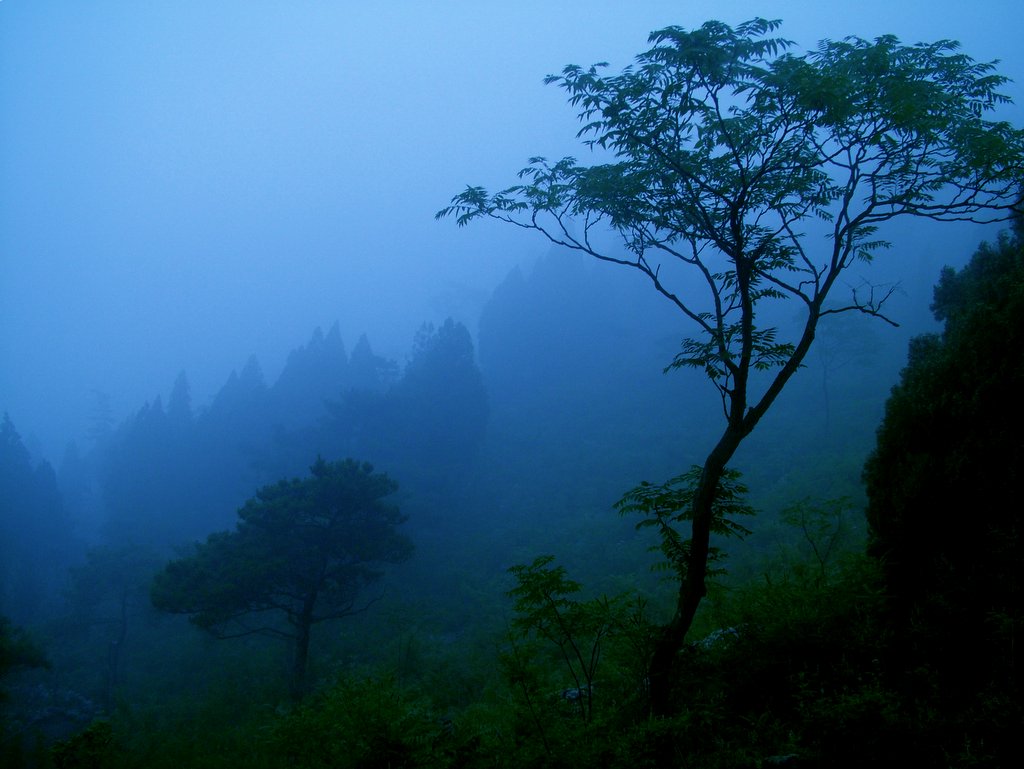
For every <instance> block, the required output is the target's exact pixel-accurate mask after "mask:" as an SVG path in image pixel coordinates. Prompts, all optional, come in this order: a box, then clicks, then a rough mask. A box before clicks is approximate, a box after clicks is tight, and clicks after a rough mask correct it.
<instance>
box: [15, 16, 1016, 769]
mask: <svg viewBox="0 0 1024 769" xmlns="http://www.w3.org/2000/svg"><path fill="white" fill-rule="evenodd" d="M780 24H781V22H778V21H771V20H765V19H761V18H755V19H752V20H751V21H748V22H745V23H742V24H740V25H737V26H736V27H731V26H729V25H727V24H724V23H722V22H707V23H706V24H704V25H703V26H701V27H699V28H695V29H692V30H687V29H684V28H682V27H666V28H663V29H661V30H658V31H656V32H654V33H652V35H651V37H650V40H649V43H650V45H651V46H652V47H651V48H650V49H649V50H647V51H646V52H644V53H642V54H640V55H639V56H638V57H637V58H636V63H635V66H627V67H625V68H624V69H622V70H621V71H620V72H619V73H618V74H607V70H606V69H605V68H606V66H607V65H603V64H599V65H594V66H593V67H590V68H583V67H580V66H576V65H568V66H566V67H565V68H564V69H563V71H562V73H561V74H560V75H552V76H549V77H548V78H547V82H548V84H553V85H555V86H556V87H559V88H561V89H563V90H564V91H566V92H567V94H568V101H569V104H570V106H571V107H573V108H574V109H576V110H577V111H578V113H577V117H578V118H579V119H580V121H581V123H582V129H581V131H580V133H579V135H578V136H577V138H579V139H581V140H582V141H583V143H584V145H585V146H586V147H587V148H588V149H590V150H594V151H595V152H594V153H593V155H592V156H591V158H590V159H591V160H593V161H594V162H593V164H592V165H583V164H581V163H579V162H578V161H577V160H576V159H575V158H573V157H565V158H563V159H561V160H556V161H549V160H547V159H546V158H544V157H540V156H535V157H533V158H531V159H530V161H529V165H528V166H527V167H526V168H525V169H523V170H522V171H521V172H520V173H519V175H518V177H516V178H517V179H518V181H517V182H516V183H514V184H513V186H510V187H507V188H505V189H501V190H498V191H496V192H488V191H487V190H486V189H485V188H484V187H480V186H467V187H465V188H464V189H463V190H462V191H461V192H458V193H456V194H455V195H454V197H452V198H451V200H450V203H449V205H448V206H446V207H444V208H442V209H441V210H440V211H439V212H438V213H437V214H436V219H439V220H444V219H454V220H455V222H456V223H457V224H458V225H460V226H461V225H466V224H470V223H473V222H476V221H477V220H492V221H497V222H499V223H500V224H502V225H505V226H508V225H511V226H512V227H513V228H515V227H518V228H519V229H521V230H524V231H527V232H532V233H533V234H534V235H539V236H541V238H542V241H545V242H546V245H545V247H546V248H548V249H549V250H548V251H547V252H546V253H544V255H542V256H540V257H539V258H537V259H535V260H534V262H533V263H532V264H529V265H520V266H519V267H516V268H515V269H513V270H512V271H511V272H510V273H509V274H508V275H507V276H506V277H505V278H504V280H503V281H502V282H500V284H499V285H497V286H496V287H495V288H494V290H493V292H492V293H491V295H490V296H489V298H487V300H486V301H485V302H483V303H482V306H481V309H480V312H479V316H478V317H477V316H476V315H472V316H469V317H465V318H462V319H457V318H455V317H447V318H445V319H444V320H443V321H440V322H437V321H436V319H435V322H425V323H423V324H422V325H420V326H419V329H418V331H416V333H415V334H414V335H413V336H412V338H411V339H409V340H408V347H407V352H406V353H405V354H404V356H402V357H401V359H397V360H395V359H391V358H389V357H386V356H382V355H379V354H378V353H377V352H375V351H374V347H373V346H372V345H371V341H370V340H371V339H372V338H375V331H374V329H369V330H367V332H366V333H362V330H361V329H359V330H357V329H349V328H344V327H343V326H342V325H341V324H335V325H333V326H331V327H330V328H329V330H328V331H327V333H326V334H325V333H324V332H323V330H322V329H321V328H316V329H315V330H313V332H312V335H311V336H310V337H309V339H308V341H307V342H306V343H305V344H303V345H301V346H298V347H295V348H294V349H293V350H292V352H291V353H290V354H289V355H288V356H287V360H286V362H285V363H284V365H283V367H282V368H281V371H280V374H279V375H277V376H276V377H274V378H273V381H270V378H268V377H266V376H265V374H264V369H263V368H262V366H261V363H260V361H259V360H257V358H256V356H251V357H249V358H248V359H247V360H246V361H245V363H244V365H243V366H242V367H241V368H236V369H234V370H230V373H229V374H228V375H227V377H226V381H224V384H223V385H222V386H221V387H220V388H219V389H218V390H217V391H216V392H215V393H214V394H213V395H212V397H210V398H209V400H208V402H196V400H195V399H194V398H193V394H192V388H191V386H190V384H189V376H188V373H187V372H185V371H182V372H181V373H180V374H178V375H177V376H176V377H175V378H174V379H173V381H171V382H168V383H167V389H166V390H165V391H163V392H160V393H155V394H154V395H153V397H152V399H151V400H149V401H148V402H145V403H142V404H138V405H137V406H136V407H135V409H134V410H133V411H132V412H131V414H130V415H129V416H128V417H127V418H126V419H123V420H121V421H120V422H118V421H117V420H115V419H114V418H113V417H112V416H111V409H110V402H109V398H108V397H107V396H105V395H103V394H102V393H101V392H96V393H95V398H94V409H93V412H92V414H91V419H92V427H91V429H90V431H89V434H88V436H87V438H86V439H85V440H79V441H78V442H77V443H76V442H72V443H71V444H69V446H68V448H67V450H66V452H65V455H64V458H63V460H62V462H61V463H60V464H59V466H58V467H57V468H56V470H55V469H54V466H53V465H51V464H50V463H49V462H47V461H45V460H44V459H42V458H41V457H34V456H32V454H31V453H30V451H29V449H28V448H27V447H26V441H25V440H23V438H22V436H21V434H20V433H19V431H18V429H17V419H18V415H17V414H10V415H8V414H4V415H3V420H2V423H0V764H2V766H3V767H11V768H12V769H20V768H21V767H26V768H27V767H33V768H35V769H43V768H49V767H54V768H55V769H60V768H62V767H94V768H107V767H110V768H113V767H147V768H149V767H154V768H156V769H159V768H160V767H237V766H245V767H254V768H258V767H311V768H312V767H351V768H352V769H371V768H375V767H380V768H381V769H384V768H385V767H388V768H391V769H394V768H396V767H405V768H407V769H411V768H412V767H436V768H437V769H471V768H474V767H479V768H480V769H483V767H490V768H492V769H505V768H507V769H514V768H515V769H518V767H538V768H539V767H552V768H554V767H567V766H586V767H589V766H595V767H610V768H618V767H629V768H630V769H645V768H646V767H650V768H651V769H670V768H671V767H694V768H697V769H717V768H722V767H770V766H788V767H851V768H852V767H864V766H890V765H892V766H922V767H957V768H958V769H975V768H977V767H993V769H995V768H996V767H1005V766H1015V765H1018V764H1019V763H1021V761H1022V760H1024V750H1022V748H1021V742H1020V734H1019V732H1020V727H1021V724H1022V723H1024V699H1022V690H1021V686H1022V681H1021V673H1020V660H1019V643H1018V642H1017V640H1018V637H1019V635H1020V630H1021V616H1022V615H1021V612H1022V609H1024V597H1022V593H1021V577H1022V576H1024V575H1022V574H1021V570H1022V558H1021V555H1022V550H1021V547H1022V543H1021V539H1020V537H1021V532H1020V515H1019V512H1018V507H1019V505H1017V504H1015V498H1016V496H1017V488H1016V486H1017V479H1018V478H1019V477H1020V476H1021V474H1022V473H1024V450H1022V443H1021V438H1020V436H1021V434H1022V433H1024V424H1021V421H1022V417H1021V416H1020V413H1019V409H1017V408H1016V399H1017V397H1018V394H1019V393H1020V392H1021V391H1022V388H1024V337H1022V330H1024V224H1022V222H1024V219H1022V216H1024V212H1022V210H1021V205H1022V202H1021V201H1022V198H1021V190H1022V188H1024V187H1022V185H1024V170H1022V169H1024V131H1020V130H1018V129H1015V128H1013V127H1012V126H1010V125H1009V124H1008V123H1005V122H999V121H995V120H989V119H987V117H986V115H987V114H988V113H989V112H990V111H992V110H994V109H996V107H997V106H998V105H1001V104H1004V103H1006V102H1007V101H1008V98H1007V97H1005V96H1003V95H1002V93H1001V92H1000V91H999V90H998V89H999V88H1000V87H1001V86H1002V85H1004V84H1005V83H1006V82H1007V79H1006V78H1004V77H1003V76H1001V75H998V74H996V73H995V70H994V67H995V65H994V64H986V63H979V62H977V61H975V60H974V59H971V58H970V57H967V56H965V55H963V54H961V53H960V52H959V48H958V46H957V44H955V43H952V42H950V41H946V40H942V41H939V42H937V43H934V44H916V45H910V46H907V45H903V44H902V43H900V42H899V41H898V40H897V39H896V38H895V37H891V36H884V37H879V38H876V39H873V40H865V39H861V38H856V37H848V38H844V39H842V40H824V41H822V42H821V43H820V44H819V46H818V47H817V48H815V49H812V50H810V51H808V52H807V53H804V54H799V55H798V54H795V53H793V52H792V51H791V48H792V46H793V43H791V42H790V41H789V40H787V39H785V38H782V37H776V36H775V35H776V32H777V30H778V28H779V26H780ZM893 220H900V221H903V220H910V221H917V222H923V223H926V224H928V225H929V226H950V227H952V226H953V223H959V224H960V225H963V223H964V222H965V221H966V222H968V223H971V224H974V225H978V226H979V229H978V230H977V231H979V232H984V233H985V234H986V235H988V236H991V239H990V240H989V241H987V242H982V243H980V245H978V246H977V250H976V251H975V253H974V254H973V256H972V257H970V258H969V260H968V259H967V256H968V254H964V253H957V252H956V251H955V249H953V248H952V247H950V248H949V249H948V252H944V253H941V254H938V255H937V256H938V257H940V259H939V260H938V261H937V262H936V264H939V263H946V264H956V265H959V266H958V267H945V268H942V269H941V271H939V270H938V268H937V270H936V272H937V274H936V276H935V277H936V278H937V283H936V284H935V286H934V292H933V301H932V303H931V305H930V311H931V315H932V317H933V320H929V321H928V322H927V323H926V324H924V325H922V324H920V323H915V322H914V319H915V318H919V317H920V315H921V313H922V311H923V307H922V306H921V305H922V303H921V302H915V300H914V298H913V297H914V296H920V295H921V293H922V292H923V291H924V287H922V286H914V287H912V289H913V290H911V291H908V292H903V291H902V290H901V289H900V287H899V286H898V284H896V283H892V282H882V281H881V280H876V279H875V278H874V277H872V275H873V273H872V272H871V271H872V270H873V269H875V266H874V265H873V263H874V262H875V261H876V260H881V259H882V258H886V259H891V260H892V261H894V262H896V263H897V264H898V263H899V262H900V258H901V257H903V258H904V261H906V254H907V253H908V248H909V247H908V246H906V245H901V244H900V243H899V242H896V240H895V238H894V242H891V243H890V242H889V241H888V240H885V239H884V238H883V236H885V237H888V236H889V235H890V233H891V232H893V231H895V232H899V230H898V229H896V228H891V227H890V226H889V225H890V224H891V223H892V222H893ZM981 226H984V229H981ZM1001 227H1005V228H1008V229H1006V230H1004V231H1001V230H1000V229H999V228H1001ZM964 231H965V230H963V229H961V230H960V232H961V233H962V232H964ZM894 272H898V271H897V270H894ZM442 317H443V316H442ZM908 320H909V321H910V323H907V322H906V321H908ZM901 323H903V324H904V325H901ZM357 334H358V336H357ZM297 341H298V340H297ZM349 345H351V347H350V346H349ZM245 354H246V352H245V351H240V353H239V358H238V360H243V359H244V357H245ZM229 369H230V362H226V363H225V366H224V370H225V371H228V370H229ZM172 370H173V369H172ZM28 443H29V445H31V441H28Z"/></svg>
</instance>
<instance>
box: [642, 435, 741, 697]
mask: <svg viewBox="0 0 1024 769" xmlns="http://www.w3.org/2000/svg"><path fill="white" fill-rule="evenodd" d="M743 436H744V432H743V430H742V428H739V427H736V426H733V425H729V426H728V427H727V428H726V430H725V432H724V433H723V434H722V437H721V438H720V439H719V441H718V444H717V445H716V446H715V448H714V450H713V451H712V452H711V453H710V454H709V455H708V457H707V459H706V460H705V461H704V469H703V471H702V472H701V476H700V481H699V482H698V484H697V491H696V493H695V494H694V498H693V519H692V522H691V526H692V529H691V538H690V558H689V562H688V563H687V564H686V567H687V568H686V578H685V579H684V580H682V581H681V582H680V584H679V595H678V596H677V598H676V608H675V612H674V613H673V615H672V619H671V621H670V622H669V623H668V624H667V625H666V626H665V627H664V628H662V632H661V634H660V636H659V637H658V639H657V641H656V642H655V646H654V652H653V654H652V655H651V661H650V665H649V667H648V673H647V677H648V683H649V685H650V706H651V714H652V715H654V716H667V715H671V713H672V711H673V707H672V681H673V679H674V678H675V675H674V674H675V670H676V660H677V658H678V655H679V652H680V651H681V650H682V648H683V644H684V643H685V641H686V634H687V633H688V632H690V627H691V626H692V625H693V619H694V617H695V616H696V615H697V609H698V608H699V607H700V602H701V601H702V600H703V599H704V596H705V595H706V594H707V585H706V582H705V580H706V578H707V572H708V555H709V553H710V548H711V521H712V506H713V505H714V503H715V495H716V493H717V492H718V483H719V481H720V480H721V479H722V474H723V473H724V472H725V466H726V463H727V462H728V461H729V460H730V459H732V455H733V454H734V453H735V452H736V449H737V448H738V447H739V445H740V441H742V440H743Z"/></svg>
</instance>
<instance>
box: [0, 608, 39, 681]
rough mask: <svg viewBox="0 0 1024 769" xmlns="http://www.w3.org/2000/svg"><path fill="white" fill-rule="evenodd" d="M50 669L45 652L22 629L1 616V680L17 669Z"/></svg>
mask: <svg viewBox="0 0 1024 769" xmlns="http://www.w3.org/2000/svg"><path fill="white" fill-rule="evenodd" d="M40 667H49V662H48V661H47V659H46V655H45V654H44V653H43V650H42V649H40V648H39V645H38V644H37V643H36V642H35V641H34V640H32V638H31V637H30V636H29V635H28V633H26V632H25V631H24V630H23V629H22V628H20V627H15V626H14V625H13V624H11V621H10V620H9V619H7V617H4V616H2V615H0V678H3V677H4V676H5V675H7V673H9V672H10V671H12V670H15V669H17V668H40Z"/></svg>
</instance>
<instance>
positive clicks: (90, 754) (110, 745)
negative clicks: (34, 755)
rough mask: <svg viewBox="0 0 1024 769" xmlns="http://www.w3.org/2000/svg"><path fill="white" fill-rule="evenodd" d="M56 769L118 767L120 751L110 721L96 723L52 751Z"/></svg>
mask: <svg viewBox="0 0 1024 769" xmlns="http://www.w3.org/2000/svg"><path fill="white" fill-rule="evenodd" d="M50 752H51V755H52V756H53V765H54V766H55V767H56V769H110V768H111V767H114V766H118V765H119V762H118V760H117V758H118V749H117V743H116V741H115V739H114V727H113V725H112V724H111V723H110V721H96V722H94V723H93V724H92V725H90V726H89V727H88V728H86V729H84V730H83V731H81V732H79V733H78V734H75V735H73V736H72V737H69V738H68V739H66V740H64V741H63V742H58V743H57V744H56V745H54V746H53V748H52V749H51V751H50Z"/></svg>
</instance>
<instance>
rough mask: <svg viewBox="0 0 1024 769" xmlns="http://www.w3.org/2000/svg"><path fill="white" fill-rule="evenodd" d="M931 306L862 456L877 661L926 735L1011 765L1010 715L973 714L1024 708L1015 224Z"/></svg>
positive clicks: (1023, 255)
mask: <svg viewBox="0 0 1024 769" xmlns="http://www.w3.org/2000/svg"><path fill="white" fill-rule="evenodd" d="M933 309H934V311H935V314H936V317H938V318H939V319H941V320H944V321H945V328H944V329H943V332H942V334H941V336H940V335H930V336H925V337H918V338H916V339H914V340H913V341H912V342H911V346H910V351H909V356H908V363H907V367H906V369H904V371H903V372H902V374H901V376H900V382H899V384H898V385H897V386H896V387H895V388H893V391H892V395H891V397H890V399H889V401H888V403H887V404H886V411H885V419H884V421H883V423H882V425H881V427H880V428H879V431H878V443H877V447H876V449H875V451H874V452H873V453H872V455H871V457H870V458H869V460H868V462H867V464H866V465H865V469H864V479H865V482H866V486H867V492H868V510H867V517H868V523H869V533H870V543H869V552H870V553H871V555H872V556H874V557H875V558H876V559H877V561H878V563H879V565H880V568H881V570H882V572H883V574H884V579H885V586H886V590H887V593H888V595H889V601H888V604H887V610H888V611H887V619H888V623H889V628H890V632H891V633H892V635H893V643H892V644H891V646H890V648H889V649H887V651H886V655H885V660H886V664H887V666H888V667H889V669H890V675H891V678H892V681H893V684H894V686H896V687H898V688H899V689H900V690H901V691H902V692H903V693H904V694H905V695H906V696H907V698H908V700H909V701H910V702H911V703H916V704H913V705H912V706H908V709H909V710H911V712H915V713H917V720H918V721H919V722H920V723H922V724H930V727H929V728H930V729H932V730H934V732H935V733H936V734H939V735H941V737H936V739H935V741H936V744H941V745H942V746H943V749H944V750H946V751H954V752H955V751H960V750H965V751H967V752H968V753H970V754H971V755H973V759H972V761H974V762H977V763H980V764H981V765H1011V764H1014V763H1017V759H1019V757H1020V755H1019V754H1020V749H1019V747H1018V745H1017V743H1018V740H1017V737H1016V733H1015V732H1016V727H1013V728H1010V727H1008V725H1006V724H1005V722H1002V721H1001V720H996V721H989V722H987V723H980V722H978V721H975V720H974V718H973V715H972V714H973V713H975V712H981V711H986V710H988V709H989V705H990V704H991V703H992V702H1000V703H1001V705H1000V708H1002V709H1003V710H1004V711H1005V712H1020V710H1021V708H1022V706H1021V702H1022V700H1021V691H1022V687H1024V680H1022V678H1021V674H1020V668H1021V666H1020V659H1019V657H1020V655H1019V652H1018V651H1017V646H1018V645H1017V644H1016V643H1015V640H1014V639H1015V638H1016V637H1017V636H1018V635H1019V634H1020V629H1021V623H1022V617H1024V593H1022V591H1021V588H1020V585H1021V584H1022V583H1024V573H1022V568H1021V564H1022V563H1024V559H1022V558H1021V553H1022V538H1021V520H1020V514H1019V512H1018V509H1017V508H1018V506H1017V505H1015V504H1014V503H1013V501H1012V500H1014V499H1017V498H1018V497H1019V492H1020V490H1019V481H1018V479H1019V478H1020V476H1021V474H1022V472H1024V448H1022V444H1021V440H1020V436H1021V435H1022V434H1024V418H1022V416H1021V413H1020V410H1019V409H1018V408H1017V407H1016V404H1017V401H1018V399H1019V395H1020V392H1021V389H1022V388H1024V241H1022V240H1021V238H1020V232H1019V231H1018V233H1017V235H1016V236H1013V237H1011V236H1004V237H1002V238H1001V239H1000V240H999V242H998V243H996V244H994V245H983V246H982V247H981V248H980V249H979V250H978V252H977V253H976V254H975V255H974V257H973V258H972V260H971V261H970V263H969V264H968V265H967V266H966V267H964V269H963V270H961V271H960V272H954V271H952V270H948V269H947V270H944V271H943V274H942V278H941V280H940V282H939V285H938V286H937V288H936V291H935V303H934V305H933ZM997 724H998V726H997ZM1004 727H1005V728H1004ZM954 735H962V736H961V738H960V739H962V740H963V742H962V744H959V745H958V744H956V739H955V737H954ZM1012 756H1017V759H1013V758H1011V757H1012Z"/></svg>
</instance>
